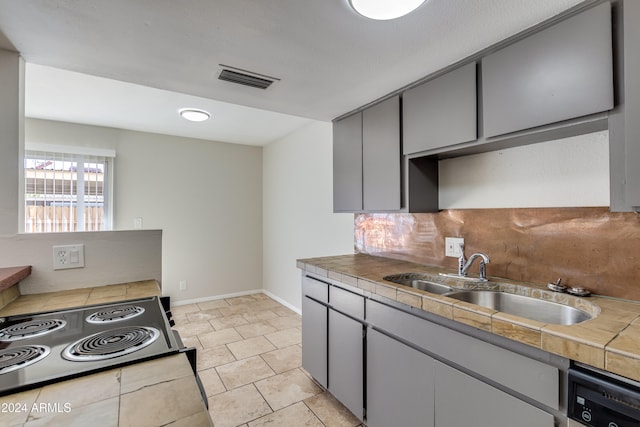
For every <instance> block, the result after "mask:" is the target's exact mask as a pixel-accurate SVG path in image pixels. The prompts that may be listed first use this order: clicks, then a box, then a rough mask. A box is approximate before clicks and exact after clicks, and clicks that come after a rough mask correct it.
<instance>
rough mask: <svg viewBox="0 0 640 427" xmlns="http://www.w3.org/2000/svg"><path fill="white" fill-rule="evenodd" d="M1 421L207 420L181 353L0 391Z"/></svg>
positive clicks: (111, 422)
mask: <svg viewBox="0 0 640 427" xmlns="http://www.w3.org/2000/svg"><path fill="white" fill-rule="evenodd" d="M0 409H1V411H2V414H1V415H0V418H1V419H2V425H3V426H24V427H28V426H31V425H34V426H35V425H47V426H70V425H74V426H89V425H91V426H96V427H101V426H119V427H124V426H135V427H143V426H161V425H167V424H169V423H172V424H171V425H175V426H211V427H213V423H212V422H211V418H210V417H209V413H208V412H207V410H206V408H205V406H204V403H203V401H202V397H201V396H200V392H199V390H198V386H197V384H196V380H195V377H194V376H193V371H192V370H191V365H189V361H188V360H187V356H186V355H185V354H176V355H173V356H168V357H163V358H160V359H155V360H151V361H148V362H143V363H136V364H134V365H130V366H125V367H123V368H119V369H111V370H108V371H104V372H100V373H97V374H92V375H87V376H83V377H79V378H76V379H73V380H69V381H62V382H59V383H54V384H50V385H47V386H44V387H41V388H36V389H32V390H27V391H24V392H21V393H15V394H11V395H8V396H3V397H0Z"/></svg>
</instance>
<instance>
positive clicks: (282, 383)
mask: <svg viewBox="0 0 640 427" xmlns="http://www.w3.org/2000/svg"><path fill="white" fill-rule="evenodd" d="M255 386H256V387H257V388H258V390H260V393H261V394H262V395H263V396H264V398H265V400H266V401H267V402H268V403H269V406H271V408H272V409H273V410H274V411H277V410H278V409H282V408H284V407H286V406H289V405H291V404H293V403H296V402H301V401H303V400H305V399H308V398H309V397H312V396H315V395H316V394H318V393H321V392H322V389H321V388H320V387H318V386H317V385H316V384H315V383H314V382H313V381H312V380H311V379H310V378H309V377H307V376H306V375H305V374H303V373H302V371H301V370H300V369H294V370H292V371H287V372H284V373H282V374H279V375H276V376H275V377H271V378H267V379H264V380H260V381H258V382H256V383H255Z"/></svg>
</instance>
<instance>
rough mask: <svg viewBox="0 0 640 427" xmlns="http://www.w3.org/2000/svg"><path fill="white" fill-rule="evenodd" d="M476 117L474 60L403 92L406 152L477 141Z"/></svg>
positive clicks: (403, 128)
mask: <svg viewBox="0 0 640 427" xmlns="http://www.w3.org/2000/svg"><path fill="white" fill-rule="evenodd" d="M476 117H477V100H476V63H475V62H472V63H470V64H467V65H465V66H463V67H460V68H458V69H456V70H453V71H450V72H449V73H447V74H444V75H442V76H440V77H437V78H435V79H433V80H429V81H428V82H426V83H423V84H421V85H420V86H417V87H414V88H412V89H409V90H407V91H406V92H404V93H403V95H402V130H403V135H402V139H403V153H404V154H405V155H406V154H413V153H419V152H421V151H427V150H431V149H434V148H441V147H447V146H450V145H455V144H459V143H463V142H468V141H474V140H475V139H476V138H477V136H478V133H477V120H476Z"/></svg>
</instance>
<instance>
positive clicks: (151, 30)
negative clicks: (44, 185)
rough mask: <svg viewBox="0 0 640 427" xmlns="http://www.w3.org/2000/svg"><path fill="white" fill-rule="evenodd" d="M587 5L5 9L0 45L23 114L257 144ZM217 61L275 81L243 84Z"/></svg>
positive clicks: (282, 0)
mask: <svg viewBox="0 0 640 427" xmlns="http://www.w3.org/2000/svg"><path fill="white" fill-rule="evenodd" d="M582 1H583V0H536V1H531V0H428V1H427V2H426V3H425V4H424V5H423V6H421V7H420V8H419V9H418V10H417V11H416V12H414V13H413V14H411V15H408V16H406V17H403V18H399V19H396V20H391V21H372V20H369V19H366V18H364V17H361V16H360V15H358V14H356V13H355V12H353V11H352V10H351V9H350V7H349V4H348V0H320V1H318V0H181V1H176V0H135V1H132V0H109V1H104V0H0V47H3V48H5V49H11V50H16V51H18V52H20V53H21V54H22V56H23V57H24V58H25V61H26V62H27V63H28V66H27V80H26V85H27V93H26V114H27V116H28V117H38V118H47V119H52V120H63V121H70V122H77V123H86V124H94V125H101V126H110V127H121V128H125V129H134V130H143V131H148V132H158V133H166V134H172V135H183V136H189V137H195V138H202V139H211V140H218V141H225V142H234V143H243V144H252V145H263V144H266V143H269V142H271V141H273V140H275V139H277V138H279V137H282V136H284V135H286V134H287V133H289V132H291V131H293V130H295V129H297V128H299V127H300V126H303V125H304V124H306V123H308V122H309V121H310V119H315V120H324V121H328V120H331V119H333V118H335V117H337V116H339V115H342V114H344V113H346V112H349V111H351V110H353V109H355V108H357V107H359V106H361V105H364V104H367V103H369V102H371V101H374V100H375V99H377V98H380V97H382V96H384V95H386V94H388V93H390V92H392V91H394V90H396V89H398V88H400V87H403V86H405V85H407V84H409V83H411V82H413V81H416V80H418V79H420V78H422V77H424V76H426V75H428V74H431V73H432V72H434V71H437V70H438V69H441V68H444V67H445V66H447V65H449V64H452V63H454V62H456V61H458V60H460V59H463V58H465V57H467V56H469V55H471V54H473V53H475V52H477V51H479V50H482V49H484V48H486V47H488V46H490V45H492V44H494V43H496V42H498V41H500V40H502V39H504V38H507V37H509V36H511V35H513V34H516V33H518V32H520V31H522V30H523V29H526V28H528V27H531V26H533V25H535V24H537V23H539V22H541V21H544V20H546V19H548V18H550V17H552V16H554V15H556V14H558V13H560V12H562V11H564V10H566V9H568V8H570V7H573V6H575V5H577V4H579V3H581V2H582ZM220 64H225V65H229V66H232V67H236V68H241V69H245V70H250V71H253V72H256V73H261V74H265V75H269V76H273V77H277V78H279V79H281V80H280V81H278V82H277V83H275V84H274V85H272V87H270V88H268V89H267V90H260V89H254V88H249V87H244V86H239V85H236V84H233V83H229V82H224V81H220V80H218V79H217V76H218V73H219V71H220ZM182 107H199V108H205V109H208V110H210V111H211V112H212V113H213V116H214V119H213V120H210V121H208V122H204V123H198V124H189V123H185V122H182V121H181V120H179V118H178V116H177V109H179V108H182ZM134 113H136V114H134Z"/></svg>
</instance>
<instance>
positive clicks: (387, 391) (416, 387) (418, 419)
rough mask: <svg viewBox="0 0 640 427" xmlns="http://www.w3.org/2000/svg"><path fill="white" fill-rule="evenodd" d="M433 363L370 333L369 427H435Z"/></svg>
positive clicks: (419, 353)
mask: <svg viewBox="0 0 640 427" xmlns="http://www.w3.org/2000/svg"><path fill="white" fill-rule="evenodd" d="M433 369H434V360H433V359H432V358H430V357H429V356H427V355H425V354H424V353H421V352H419V351H417V350H415V349H413V348H411V347H409V346H407V345H405V344H403V343H401V342H400V341H396V340H395V339H393V338H391V337H388V336H387V335H385V334H383V333H380V332H378V331H376V330H374V329H371V328H370V329H369V330H368V331H367V426H368V427H389V426H403V427H433V426H434V371H433Z"/></svg>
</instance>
